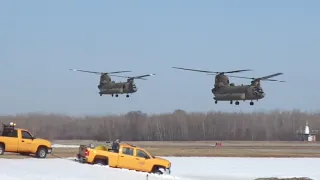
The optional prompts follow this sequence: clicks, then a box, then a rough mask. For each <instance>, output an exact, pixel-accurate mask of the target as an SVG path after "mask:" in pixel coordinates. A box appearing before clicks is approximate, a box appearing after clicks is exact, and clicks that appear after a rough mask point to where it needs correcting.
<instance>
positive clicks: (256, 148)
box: [1, 140, 320, 160]
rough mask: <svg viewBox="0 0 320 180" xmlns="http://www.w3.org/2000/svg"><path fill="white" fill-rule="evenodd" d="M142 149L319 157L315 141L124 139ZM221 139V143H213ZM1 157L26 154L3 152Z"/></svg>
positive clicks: (65, 147)
mask: <svg viewBox="0 0 320 180" xmlns="http://www.w3.org/2000/svg"><path fill="white" fill-rule="evenodd" d="M124 142H126V143H129V144H133V145H137V146H140V147H143V148H144V149H146V150H147V151H148V152H149V153H151V154H152V155H155V156H177V157H189V156H197V157H283V158H287V157H288V158H289V157H313V158H320V143H319V142H300V141H291V142H289V141H177V142H175V141H124ZM90 143H93V144H94V145H107V143H105V142H99V141H90V140H60V141H53V147H54V148H53V155H54V156H53V155H49V158H56V157H63V158H65V157H75V155H76V154H77V152H78V147H79V145H80V144H90ZM216 143H221V146H216ZM1 157H3V158H26V157H23V156H20V155H17V154H11V153H6V154H4V155H3V156H1ZM319 160H320V159H319Z"/></svg>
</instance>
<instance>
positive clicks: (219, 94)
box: [172, 67, 285, 106]
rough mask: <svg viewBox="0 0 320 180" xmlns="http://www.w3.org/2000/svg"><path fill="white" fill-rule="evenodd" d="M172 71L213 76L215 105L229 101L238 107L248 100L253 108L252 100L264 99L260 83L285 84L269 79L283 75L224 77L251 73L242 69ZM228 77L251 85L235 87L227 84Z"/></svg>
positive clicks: (232, 84)
mask: <svg viewBox="0 0 320 180" xmlns="http://www.w3.org/2000/svg"><path fill="white" fill-rule="evenodd" d="M172 68H174V69H181V70H188V71H196V72H203V73H207V75H215V84H214V88H212V89H211V92H212V94H213V95H214V97H213V99H214V100H215V104H217V103H218V101H230V104H233V101H235V105H239V104H240V103H239V101H246V100H250V101H251V102H250V105H251V106H253V105H254V102H253V100H256V101H258V100H259V99H262V98H264V97H265V93H264V91H263V89H262V87H261V83H260V81H277V82H285V81H279V80H274V79H269V78H272V77H275V76H279V75H282V74H283V73H275V74H271V75H268V76H264V77H259V78H250V77H242V76H230V75H225V74H228V73H238V72H244V71H252V70H251V69H243V70H235V71H227V72H213V71H205V70H199V69H187V68H181V67H172ZM228 77H235V78H244V79H251V80H252V81H251V84H248V85H235V84H234V83H230V82H229V78H228Z"/></svg>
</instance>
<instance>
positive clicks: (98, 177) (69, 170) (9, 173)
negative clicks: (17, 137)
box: [0, 158, 177, 180]
mask: <svg viewBox="0 0 320 180" xmlns="http://www.w3.org/2000/svg"><path fill="white" fill-rule="evenodd" d="M0 169H1V172H0V179H1V180H2V179H3V180H44V179H45V180H93V179H94V180H106V179H110V180H112V179H116V180H129V179H134V180H146V179H147V178H146V175H147V173H142V172H136V171H130V170H126V169H115V168H109V167H106V166H98V165H94V166H93V165H87V164H80V163H77V162H73V161H70V160H67V159H32V158H30V159H0ZM160 179H162V180H163V179H165V180H175V179H177V178H175V177H173V176H159V175H151V174H149V177H148V180H160Z"/></svg>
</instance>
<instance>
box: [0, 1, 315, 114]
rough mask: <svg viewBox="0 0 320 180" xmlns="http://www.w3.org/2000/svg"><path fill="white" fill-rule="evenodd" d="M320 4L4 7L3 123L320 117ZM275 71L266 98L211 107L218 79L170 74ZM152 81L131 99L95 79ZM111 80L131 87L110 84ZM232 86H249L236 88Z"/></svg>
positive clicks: (0, 53) (0, 9) (0, 50)
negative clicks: (226, 114) (191, 115)
mask: <svg viewBox="0 0 320 180" xmlns="http://www.w3.org/2000/svg"><path fill="white" fill-rule="evenodd" d="M319 5H320V1H316V0H313V1H311V0H310V1H295V0H282V1H276V0H274V1H253V0H252V1H239V0H234V1H222V0H221V1H213V0H202V1H195V0H193V1H191V0H189V1H188V0H183V1H182V0H180V1H178V0H176V1H169V0H167V1H150V0H149V1H147V0H144V1H142V0H141V1H133V0H127V1H114V0H113V1H106V0H101V1H98V0H96V1H87V0H86V1H84V0H68V1H65V0H55V1H50V2H49V1H40V0H38V1H32V0H29V1H22V0H21V1H1V2H0V23H1V28H0V62H1V64H0V72H1V76H0V82H1V91H0V92H1V93H0V107H1V108H0V114H15V113H26V112H45V113H67V114H74V115H84V114H108V113H126V112H128V111H135V110H141V111H143V112H146V113H161V112H171V111H173V110H175V109H183V110H186V111H210V110H221V111H260V110H272V109H284V110H288V109H301V110H303V111H310V110H312V111H314V110H317V109H319V105H320V101H319V100H320V93H319V88H320V87H319V86H320V85H319V80H318V79H316V77H319V74H318V73H319V71H318V70H319V65H320V63H319V60H320V33H319V32H320V16H319V15H320V11H319V7H320V6H319ZM172 66H181V67H186V68H198V69H206V70H212V71H229V70H234V69H239V68H240V69H242V68H250V69H253V70H254V71H252V72H243V73H237V74H234V75H238V76H249V77H259V76H264V75H268V74H272V73H276V72H283V73H284V75H282V76H278V77H276V78H277V79H281V80H286V81H287V82H286V83H277V82H263V84H262V85H263V88H264V90H265V92H266V97H265V99H263V100H261V101H258V102H255V105H254V106H250V105H249V102H240V106H235V105H230V104H229V102H219V103H218V104H217V105H216V104H214V100H213V99H212V97H213V95H212V93H211V88H212V86H213V79H214V76H208V75H206V74H204V73H198V72H189V71H182V70H175V69H172V68H171V67H172ZM69 68H78V69H86V70H92V71H105V72H109V71H118V70H131V71H132V73H123V75H129V76H135V75H140V74H145V73H155V74H156V76H153V77H149V78H148V80H147V81H143V80H136V84H137V87H138V92H137V93H135V94H133V95H131V97H130V98H126V97H125V95H122V96H120V97H118V98H115V97H111V96H102V97H100V96H99V94H98V89H97V84H98V82H99V76H98V75H94V74H87V73H80V72H72V71H69V70H68V69H69ZM114 80H125V79H122V78H114ZM230 80H231V81H232V82H234V83H236V84H239V83H240V84H241V83H243V84H245V83H250V80H246V79H235V78H231V79H230Z"/></svg>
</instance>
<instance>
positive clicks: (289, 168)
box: [166, 157, 320, 180]
mask: <svg viewBox="0 0 320 180" xmlns="http://www.w3.org/2000/svg"><path fill="white" fill-rule="evenodd" d="M166 158H167V159H169V160H170V161H171V162H172V173H173V174H174V175H175V176H179V177H188V178H195V179H201V180H209V179H211V180H212V179H219V180H224V179H237V180H240V179H243V180H245V179H248V180H249V179H251V180H252V179H256V178H267V177H278V178H283V177H309V178H311V179H314V180H320V171H319V163H320V158H232V157H230V158H228V157H166Z"/></svg>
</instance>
